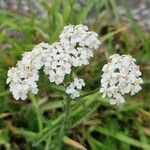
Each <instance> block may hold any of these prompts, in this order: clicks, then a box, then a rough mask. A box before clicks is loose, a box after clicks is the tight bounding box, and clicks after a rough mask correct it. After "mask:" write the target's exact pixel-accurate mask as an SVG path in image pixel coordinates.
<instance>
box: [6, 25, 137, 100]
mask: <svg viewBox="0 0 150 150" xmlns="http://www.w3.org/2000/svg"><path fill="white" fill-rule="evenodd" d="M59 38H60V42H55V43H53V44H52V45H49V44H47V43H40V44H38V45H37V46H35V47H34V48H33V50H32V51H30V52H25V53H24V54H23V58H22V60H21V61H19V62H18V63H17V65H16V67H12V68H11V69H10V70H9V71H8V79H7V84H8V83H9V86H10V91H11V92H12V94H13V96H14V98H15V99H17V100H18V99H20V98H21V99H22V100H24V99H26V98H27V94H28V92H32V93H34V94H37V92H38V86H37V83H36V82H37V81H38V79H39V75H38V71H39V69H41V68H42V67H43V68H44V72H45V74H47V75H48V76H49V80H50V82H54V83H56V84H61V83H62V82H63V81H64V79H65V75H66V74H70V73H71V69H72V66H74V67H77V66H82V65H87V64H88V63H89V59H90V58H91V57H93V49H97V48H98V46H99V45H100V42H99V40H98V35H97V33H95V32H91V31H88V27H87V26H83V25H77V26H74V25H69V26H66V27H64V30H63V31H62V33H61V34H60V37H59ZM82 84H83V83H82V81H81V83H80V84H79V85H78V86H77V87H78V88H79V89H81V88H82V86H81V85H82ZM135 91H136V90H135ZM73 95H74V96H73V97H76V96H77V95H79V92H78V91H75V92H74V94H73Z"/></svg>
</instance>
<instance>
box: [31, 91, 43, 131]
mask: <svg viewBox="0 0 150 150" xmlns="http://www.w3.org/2000/svg"><path fill="white" fill-rule="evenodd" d="M29 96H30V100H31V102H32V104H33V106H34V108H35V111H36V117H37V121H38V127H39V132H40V131H41V130H42V128H43V125H42V120H41V117H40V113H39V107H38V103H37V99H36V98H35V96H34V95H33V94H31V93H30V94H29Z"/></svg>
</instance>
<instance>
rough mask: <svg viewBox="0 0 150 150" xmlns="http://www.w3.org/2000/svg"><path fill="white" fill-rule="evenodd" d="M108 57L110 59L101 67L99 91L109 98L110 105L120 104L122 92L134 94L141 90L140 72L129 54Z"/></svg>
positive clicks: (122, 99)
mask: <svg viewBox="0 0 150 150" xmlns="http://www.w3.org/2000/svg"><path fill="white" fill-rule="evenodd" d="M109 58H110V60H111V61H110V62H109V63H108V64H106V65H104V67H103V69H102V71H103V74H102V79H101V89H100V92H101V93H103V97H105V96H108V97H109V98H110V103H111V104H112V105H114V104H121V103H124V102H125V99H124V97H123V95H124V94H126V93H131V95H134V94H135V93H138V92H139V91H140V90H141V86H140V84H141V83H143V80H142V78H141V77H140V76H141V75H142V74H141V72H140V70H139V66H137V65H136V64H135V61H136V60H135V59H134V58H132V56H130V55H121V56H120V55H119V54H114V55H112V56H110V57H109Z"/></svg>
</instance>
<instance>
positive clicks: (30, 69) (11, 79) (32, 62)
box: [7, 43, 49, 100]
mask: <svg viewBox="0 0 150 150" xmlns="http://www.w3.org/2000/svg"><path fill="white" fill-rule="evenodd" d="M48 47H49V45H48V44H47V43H40V44H38V45H37V46H36V47H35V48H33V50H32V51H31V52H25V53H24V54H23V58H22V60H21V61H18V63H17V65H16V67H12V68H11V69H10V70H9V71H8V73H7V75H8V78H7V84H8V83H9V87H10V91H11V92H12V94H13V96H14V98H15V99H16V100H18V99H20V98H21V99H22V100H25V99H26V98H27V94H28V92H30V91H31V92H32V93H34V94H37V92H38V88H37V83H36V81H38V79H39V75H38V70H39V69H41V67H42V66H43V63H44V57H45V51H46V49H47V48H48Z"/></svg>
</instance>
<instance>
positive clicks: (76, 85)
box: [66, 78, 85, 99]
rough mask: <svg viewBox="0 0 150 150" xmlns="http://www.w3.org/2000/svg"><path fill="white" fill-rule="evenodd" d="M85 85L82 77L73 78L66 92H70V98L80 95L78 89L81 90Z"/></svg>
mask: <svg viewBox="0 0 150 150" xmlns="http://www.w3.org/2000/svg"><path fill="white" fill-rule="evenodd" d="M84 86H85V82H84V80H83V79H80V78H75V79H74V81H73V82H72V83H71V84H70V85H69V86H68V87H67V89H66V93H67V94H70V96H71V98H72V99H75V98H76V97H79V96H80V93H79V91H78V90H81V89H82V87H84Z"/></svg>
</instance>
